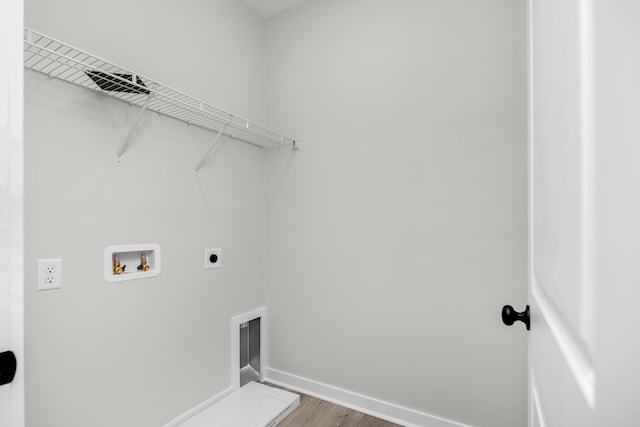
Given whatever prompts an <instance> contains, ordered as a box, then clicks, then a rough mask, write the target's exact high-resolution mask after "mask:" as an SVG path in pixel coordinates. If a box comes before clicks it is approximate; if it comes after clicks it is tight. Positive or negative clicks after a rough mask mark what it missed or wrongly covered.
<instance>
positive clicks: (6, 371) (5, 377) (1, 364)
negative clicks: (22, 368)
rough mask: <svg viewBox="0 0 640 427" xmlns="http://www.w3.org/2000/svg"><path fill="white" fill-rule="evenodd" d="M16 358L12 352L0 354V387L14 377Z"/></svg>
mask: <svg viewBox="0 0 640 427" xmlns="http://www.w3.org/2000/svg"><path fill="white" fill-rule="evenodd" d="M17 366H18V364H17V362H16V356H15V355H14V354H13V352H12V351H5V352H2V353H0V385H5V384H9V383H10V382H11V381H13V377H15V375H16V368H17Z"/></svg>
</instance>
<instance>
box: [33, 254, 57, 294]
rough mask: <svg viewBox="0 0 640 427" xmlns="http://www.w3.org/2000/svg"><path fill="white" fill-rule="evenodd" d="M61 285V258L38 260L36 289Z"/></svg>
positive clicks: (54, 287) (46, 288)
mask: <svg viewBox="0 0 640 427" xmlns="http://www.w3.org/2000/svg"><path fill="white" fill-rule="evenodd" d="M61 287H62V259H61V258H53V259H39V260H38V288H37V289H38V290H39V291H47V290H50V289H60V288H61Z"/></svg>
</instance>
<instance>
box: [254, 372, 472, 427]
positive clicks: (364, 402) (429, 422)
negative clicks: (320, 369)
mask: <svg viewBox="0 0 640 427" xmlns="http://www.w3.org/2000/svg"><path fill="white" fill-rule="evenodd" d="M265 381H266V382H270V383H272V384H275V385H279V386H282V387H286V388H288V389H291V390H294V391H298V392H300V393H304V394H307V395H309V396H313V397H317V398H318V399H322V400H326V401H328V402H331V403H335V404H337V405H340V406H344V407H347V408H350V409H353V410H355V411H358V412H363V413H365V414H368V415H371V416H374V417H376V418H381V419H383V420H386V421H390V422H392V423H396V424H400V425H403V426H406V427H471V426H469V425H467V424H461V423H458V422H455V421H451V420H446V419H444V418H441V417H437V416H435V415H430V414H426V413H424V412H418V411H414V410H413V409H409V408H405V407H402V406H399V405H395V404H393V403H389V402H384V401H382V400H378V399H374V398H372V397H368V396H363V395H361V394H358V393H354V392H352V391H348V390H344V389H341V388H338V387H333V386H330V385H327V384H322V383H319V382H317V381H314V380H310V379H307V378H303V377H299V376H297V375H293V374H289V373H287V372H282V371H279V370H277V369H273V368H267V371H266V374H265Z"/></svg>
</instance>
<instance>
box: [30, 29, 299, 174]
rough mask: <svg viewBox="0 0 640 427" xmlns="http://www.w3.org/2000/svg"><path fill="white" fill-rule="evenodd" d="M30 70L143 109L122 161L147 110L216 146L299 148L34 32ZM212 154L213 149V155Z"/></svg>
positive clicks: (270, 132)
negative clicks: (224, 140)
mask: <svg viewBox="0 0 640 427" xmlns="http://www.w3.org/2000/svg"><path fill="white" fill-rule="evenodd" d="M24 66H25V68H29V69H31V70H35V71H38V72H41V73H44V74H46V75H48V76H49V77H52V78H58V79H61V80H64V81H67V82H70V83H74V84H76V85H79V86H82V87H85V88H87V89H91V90H94V91H98V92H100V93H103V94H107V95H110V96H113V97H115V98H118V99H120V100H122V101H125V102H128V103H130V104H134V105H138V106H140V107H141V113H140V116H139V117H138V119H137V120H136V123H135V124H134V125H133V127H132V129H131V130H130V131H129V134H128V135H127V136H126V138H125V141H124V142H123V144H122V146H121V147H120V150H119V151H118V154H117V157H118V158H119V157H120V156H121V155H122V153H123V152H124V150H125V149H126V145H127V144H128V142H129V139H130V138H131V136H132V134H133V133H134V131H135V127H136V126H137V124H138V123H139V121H140V119H141V118H142V114H143V113H144V111H145V110H151V111H154V112H156V113H159V114H163V115H165V116H169V117H173V118H176V119H178V120H182V121H184V122H187V123H189V124H192V125H196V126H200V127H203V128H206V129H210V130H213V131H215V132H218V136H217V137H216V140H215V141H216V142H217V140H218V138H219V136H220V135H227V136H230V137H232V138H235V139H240V140H242V141H245V142H249V143H251V144H254V145H257V146H259V147H262V148H270V147H275V146H282V145H288V146H291V147H292V148H297V147H296V140H294V139H293V138H289V137H287V136H284V135H282V134H280V133H278V132H275V131H273V130H271V129H269V128H267V127H265V126H262V125H259V124H257V123H254V122H252V121H250V120H247V119H244V118H242V117H240V116H237V115H235V114H232V113H230V112H228V111H225V110H223V109H221V108H218V107H215V106H213V105H211V104H208V103H206V102H204V101H201V100H199V99H196V98H193V97H191V96H189V95H186V94H184V93H182V92H180V91H178V90H175V89H172V88H170V87H168V86H165V85H163V84H161V83H158V82H156V81H154V80H151V79H150V78H147V77H145V76H141V75H139V74H137V73H135V72H133V71H131V70H127V69H125V68H123V67H120V66H118V65H115V64H113V63H111V62H109V61H106V60H104V59H102V58H99V57H97V56H95V55H92V54H90V53H87V52H84V51H82V50H80V49H77V48H75V47H73V46H69V45H67V44H65V43H63V42H60V41H58V40H56V39H54V38H52V37H49V36H46V35H44V34H41V33H39V32H37V31H35V30H32V29H29V28H25V30H24ZM211 148H213V144H212V147H210V149H209V151H208V152H207V155H208V153H209V152H210V151H211ZM205 158H206V155H205ZM204 160H205V159H203V160H202V162H200V164H199V165H198V166H197V167H196V170H197V169H199V167H200V166H201V165H202V163H203V162H204Z"/></svg>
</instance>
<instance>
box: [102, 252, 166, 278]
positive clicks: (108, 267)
mask: <svg viewBox="0 0 640 427" xmlns="http://www.w3.org/2000/svg"><path fill="white" fill-rule="evenodd" d="M160 259H161V258H160V246H159V245H157V244H155V243H146V244H143V245H113V246H107V247H106V248H105V250H104V279H105V280H106V281H107V282H110V283H116V282H123V281H125V280H134V279H145V278H148V277H155V276H157V275H159V274H160V271H161V262H160Z"/></svg>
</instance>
